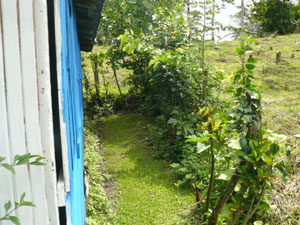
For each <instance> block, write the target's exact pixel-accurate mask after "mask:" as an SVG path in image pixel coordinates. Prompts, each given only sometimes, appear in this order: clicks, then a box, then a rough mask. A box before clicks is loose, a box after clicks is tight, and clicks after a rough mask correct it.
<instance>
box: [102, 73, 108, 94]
mask: <svg viewBox="0 0 300 225" xmlns="http://www.w3.org/2000/svg"><path fill="white" fill-rule="evenodd" d="M101 73H102V79H103V83H104V88H105V95H106V100H108V90H107V83H106V80H105V76H104V68H103V69H102V71H101Z"/></svg>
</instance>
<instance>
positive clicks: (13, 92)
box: [1, 0, 33, 224]
mask: <svg viewBox="0 0 300 225" xmlns="http://www.w3.org/2000/svg"><path fill="white" fill-rule="evenodd" d="M1 3H2V22H3V41H4V42H3V43H4V59H5V60H4V63H5V74H6V87H7V89H6V90H7V112H8V113H7V116H8V129H9V135H10V136H9V145H10V152H11V153H10V154H11V157H13V155H16V154H20V155H21V154H25V153H26V141H25V138H26V137H25V129H24V122H25V121H24V112H23V106H24V105H23V92H22V79H21V72H22V71H21V69H20V62H21V61H20V56H19V55H20V52H19V39H18V38H19V35H18V34H19V32H18V22H19V21H18V12H17V7H18V4H17V1H16V0H10V1H2V2H1ZM15 170H16V175H15V176H14V191H15V200H18V199H19V198H20V196H21V195H22V193H23V192H26V194H27V198H28V199H31V188H30V183H29V174H28V170H27V168H26V166H19V167H16V168H15ZM16 215H17V216H18V217H19V219H20V221H22V223H23V224H32V223H33V215H32V209H31V208H29V207H22V208H20V209H19V210H17V211H16Z"/></svg>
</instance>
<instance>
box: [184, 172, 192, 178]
mask: <svg viewBox="0 0 300 225" xmlns="http://www.w3.org/2000/svg"><path fill="white" fill-rule="evenodd" d="M192 176H193V174H191V173H189V174H186V175H185V178H186V179H191V178H192Z"/></svg>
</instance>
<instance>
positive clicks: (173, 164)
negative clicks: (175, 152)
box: [171, 163, 180, 168]
mask: <svg viewBox="0 0 300 225" xmlns="http://www.w3.org/2000/svg"><path fill="white" fill-rule="evenodd" d="M171 167H172V168H178V167H180V164H179V163H172V164H171Z"/></svg>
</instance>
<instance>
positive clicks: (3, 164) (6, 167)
mask: <svg viewBox="0 0 300 225" xmlns="http://www.w3.org/2000/svg"><path fill="white" fill-rule="evenodd" d="M2 166H3V167H4V168H5V169H8V170H9V171H10V172H12V173H13V174H15V173H16V172H15V169H14V168H13V167H12V166H11V165H10V164H8V163H2Z"/></svg>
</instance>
